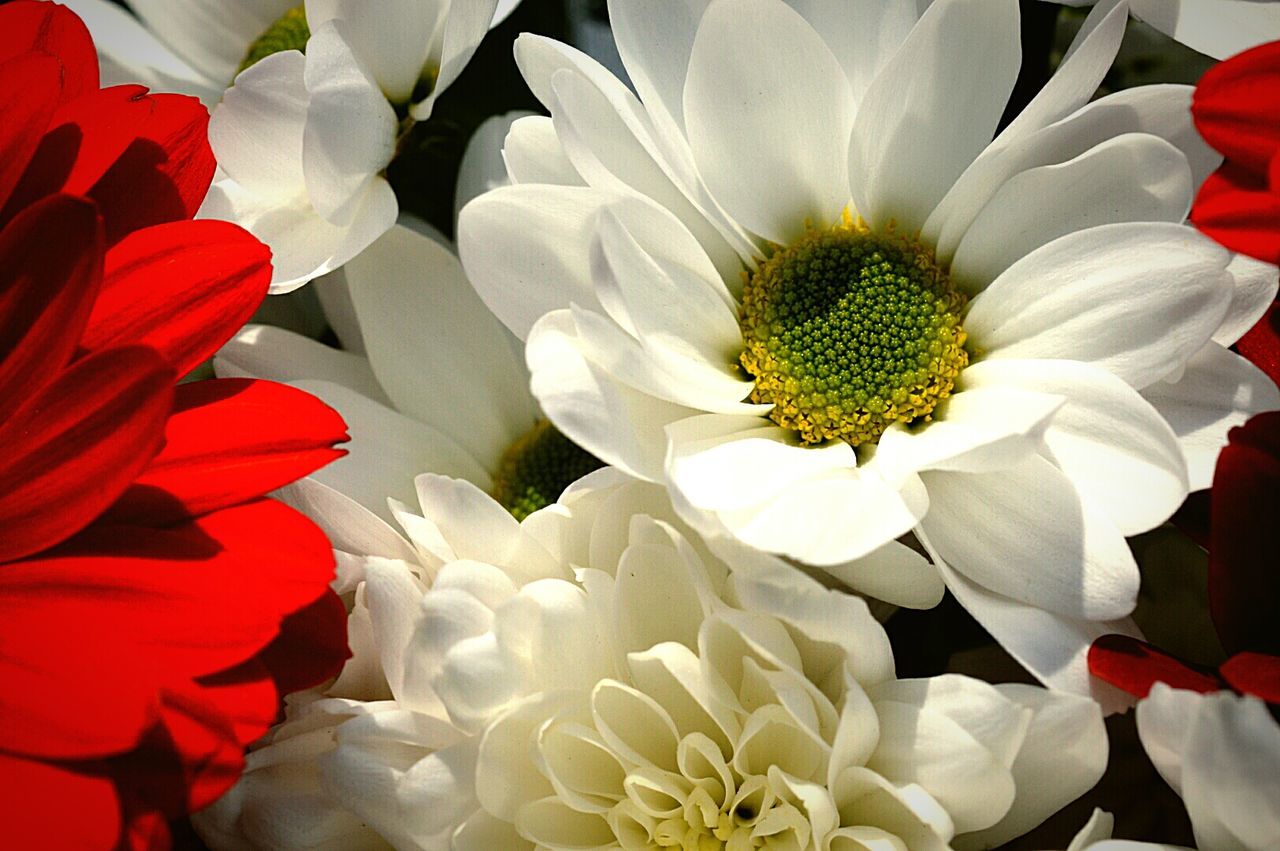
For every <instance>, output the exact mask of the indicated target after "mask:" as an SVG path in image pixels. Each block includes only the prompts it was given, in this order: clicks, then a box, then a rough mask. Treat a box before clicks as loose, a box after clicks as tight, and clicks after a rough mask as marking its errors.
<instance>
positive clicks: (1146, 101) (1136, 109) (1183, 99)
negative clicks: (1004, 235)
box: [922, 85, 1222, 283]
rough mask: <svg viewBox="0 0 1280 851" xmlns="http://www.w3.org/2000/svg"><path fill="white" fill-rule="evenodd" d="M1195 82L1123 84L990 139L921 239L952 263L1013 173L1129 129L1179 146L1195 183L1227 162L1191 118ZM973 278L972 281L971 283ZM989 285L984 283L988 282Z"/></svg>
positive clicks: (1068, 155)
mask: <svg viewBox="0 0 1280 851" xmlns="http://www.w3.org/2000/svg"><path fill="white" fill-rule="evenodd" d="M1191 92H1192V89H1191V87H1190V86H1177V85H1159V86H1139V87H1137V88H1133V89H1124V90H1122V91H1119V92H1114V93H1112V94H1109V95H1107V96H1105V97H1102V98H1099V99H1098V100H1096V101H1093V102H1092V103H1089V104H1087V105H1085V106H1084V107H1083V108H1082V109H1080V110H1078V111H1076V112H1075V113H1072V114H1071V115H1069V116H1067V117H1066V118H1064V119H1062V120H1061V121H1058V122H1056V123H1054V124H1051V125H1049V126H1048V127H1045V128H1043V129H1041V130H1037V131H1035V132H1034V133H1030V134H1028V135H1026V136H1022V137H1020V138H1018V139H1016V140H1014V141H1012V142H1011V143H1009V144H1007V145H1001V146H997V145H994V144H993V145H992V146H990V147H988V148H987V150H985V151H983V153H982V155H981V156H979V157H978V159H976V160H975V161H974V163H973V165H971V166H970V167H969V168H968V169H966V171H965V173H964V174H962V175H961V176H960V179H959V180H957V181H956V183H955V185H954V186H953V187H951V190H950V191H949V192H948V193H947V195H946V197H944V198H943V199H942V202H941V203H940V204H939V205H938V207H937V209H935V210H934V211H933V213H932V214H931V215H930V216H929V220H928V221H927V222H926V223H925V227H924V231H923V232H922V238H923V239H924V240H925V242H927V243H932V244H933V245H934V246H935V250H936V252H937V257H938V260H939V261H940V262H942V263H948V262H950V260H951V257H952V255H953V254H954V253H955V250H956V246H957V245H958V244H959V243H960V240H961V239H962V238H963V237H964V234H965V231H966V230H967V229H968V228H969V226H970V225H971V224H972V223H973V220H974V218H976V217H977V215H978V213H979V212H980V211H981V210H982V208H983V207H984V206H985V205H986V204H987V202H988V201H990V200H991V198H992V196H994V195H995V194H996V192H997V191H998V190H999V189H1000V187H1002V186H1003V185H1004V184H1005V183H1006V182H1007V181H1008V180H1009V179H1010V178H1012V177H1013V176H1014V175H1016V174H1019V173H1020V172H1023V171H1026V170H1028V169H1032V168H1037V167H1039V166H1047V165H1055V164H1058V163H1064V162H1067V161H1068V160H1070V159H1072V158H1074V157H1078V156H1080V155H1081V154H1084V153H1085V152H1086V151H1088V150H1090V149H1091V148H1093V147H1095V146H1097V145H1100V144H1102V143H1104V142H1106V141H1108V140H1110V139H1114V138H1116V137H1117V136H1120V135H1123V134H1126V133H1147V134H1150V135H1152V136H1156V137H1158V138H1161V139H1164V140H1165V141H1167V142H1169V143H1170V144H1172V145H1173V146H1174V147H1176V148H1177V149H1178V150H1180V151H1181V152H1182V154H1183V156H1185V157H1186V158H1187V163H1188V164H1189V165H1190V167H1191V174H1192V185H1193V186H1196V187H1198V186H1199V185H1200V184H1201V183H1202V182H1203V181H1204V179H1205V178H1206V177H1208V176H1209V174H1210V172H1212V171H1213V170H1214V169H1215V168H1217V167H1218V165H1219V164H1220V163H1221V162H1222V157H1221V156H1220V155H1219V154H1218V153H1217V152H1216V151H1214V150H1213V149H1212V148H1210V147H1209V146H1208V145H1207V144H1205V142H1204V140H1203V139H1201V138H1200V134H1198V133H1197V132H1196V129H1195V126H1194V125H1193V124H1192V123H1191V109H1190V106H1191ZM971 283H972V282H971ZM984 283H985V282H984Z"/></svg>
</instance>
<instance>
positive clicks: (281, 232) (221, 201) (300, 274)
mask: <svg viewBox="0 0 1280 851" xmlns="http://www.w3.org/2000/svg"><path fill="white" fill-rule="evenodd" d="M275 55H277V56H280V55H283V54H275ZM259 64H261V63H259ZM254 67H257V66H254ZM397 212H398V205H397V204H396V196H395V193H394V192H392V191H391V185H390V184H389V183H387V182H386V181H385V180H383V179H382V178H380V177H379V178H375V179H374V180H373V182H372V183H371V184H370V185H369V186H368V187H366V189H365V192H364V194H363V196H362V198H361V200H360V202H359V204H358V205H357V206H356V209H355V212H354V213H353V214H352V217H351V220H350V221H349V222H348V223H346V224H344V225H334V224H331V223H330V222H328V221H326V220H325V219H324V218H323V217H321V216H320V215H319V214H318V213H317V212H316V211H315V210H314V209H313V208H312V207H311V204H310V202H309V201H308V200H307V198H306V196H305V194H301V195H297V196H293V197H290V198H281V197H279V196H276V195H265V196H264V195H257V194H255V193H253V192H252V191H248V190H246V189H245V188H244V187H242V186H240V185H238V184H236V183H235V182H234V181H231V180H220V181H218V182H217V183H215V184H214V185H213V186H212V187H210V189H209V195H208V197H206V198H205V201H204V205H203V206H202V207H201V208H200V213H199V217H200V218H206V219H224V220H227V221H231V222H235V223H236V224H238V225H240V226H241V227H243V228H245V229H246V230H248V231H249V232H250V233H252V234H253V235H254V236H256V237H258V239H260V240H262V241H263V242H265V243H266V244H267V247H269V248H270V249H271V258H272V265H273V267H274V268H273V273H272V276H271V292H272V293H273V294H277V293H286V292H290V291H291V290H295V289H297V288H298V287H300V286H302V285H303V284H305V283H306V282H307V281H310V280H311V279H312V278H318V277H320V276H321V275H323V274H325V273H327V272H331V271H333V270H334V269H337V268H339V267H340V266H342V264H344V263H346V262H347V261H348V260H350V259H351V258H352V257H354V256H356V255H357V254H359V253H360V252H361V251H363V250H364V249H365V248H366V247H368V246H369V245H370V244H371V243H372V242H373V241H374V240H375V239H377V238H378V237H380V236H382V234H384V233H386V232H387V231H388V230H389V229H390V228H391V226H392V225H394V224H395V222H396V213H397Z"/></svg>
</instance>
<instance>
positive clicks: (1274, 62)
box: [1191, 42, 1280, 384]
mask: <svg viewBox="0 0 1280 851" xmlns="http://www.w3.org/2000/svg"><path fill="white" fill-rule="evenodd" d="M1191 114H1192V116H1193V117H1194V119H1195V123H1196V129H1197V130H1199V131H1200V135H1201V136H1203V137H1204V138H1205V141H1207V142H1208V143H1209V144H1210V145H1212V146H1213V147H1214V148H1215V149H1216V150H1217V151H1218V152H1220V153H1221V154H1222V155H1223V156H1224V157H1226V161H1225V162H1224V163H1223V164H1222V167H1221V168H1219V169H1218V170H1217V171H1216V172H1214V173H1213V174H1212V175H1210V177H1209V179H1208V180H1206V181H1205V183H1204V186H1202V187H1201V189H1200V192H1199V194H1198V195H1197V196H1196V201H1195V204H1194V205H1193V206H1192V208H1191V221H1192V222H1193V223H1195V225H1196V227H1198V228H1199V229H1200V230H1202V231H1204V232H1205V233H1206V234H1208V235H1209V236H1211V237H1213V238H1214V239H1215V240H1217V241H1218V242H1220V243H1222V244H1223V245H1225V246H1226V247H1227V248H1230V249H1231V250H1232V251H1238V252H1240V253H1241V254H1248V255H1249V256H1251V257H1256V258H1258V259H1259V260H1265V261H1266V262H1268V263H1277V264H1280V42H1271V43H1270V44H1263V45H1260V46H1258V47H1255V48H1252V49H1251V50H1246V51H1245V52H1244V53H1241V54H1239V55H1238V56H1233V57H1231V58H1230V59H1228V60H1226V61H1225V62H1220V63H1218V64H1217V65H1215V66H1214V67H1213V68H1210V69H1209V71H1208V72H1207V73H1205V75H1204V77H1203V78H1201V80H1200V83H1199V85H1198V86H1196V92H1195V97H1194V98H1193V99H1192V103H1191ZM1236 347H1237V348H1238V349H1239V350H1240V354H1242V355H1244V356H1245V357H1247V358H1248V359H1249V360H1251V361H1253V362H1254V363H1255V364H1257V365H1258V366H1259V367H1260V368H1261V369H1262V370H1263V371H1264V372H1266V373H1267V375H1269V376H1271V379H1272V380H1273V381H1275V382H1276V383H1277V384H1280V307H1277V306H1276V305H1274V304H1273V305H1272V306H1271V309H1270V310H1269V311H1268V312H1267V314H1266V315H1265V316H1263V317H1262V320H1261V321H1259V322H1258V324H1257V325H1255V326H1254V327H1253V329H1252V330H1250V331H1249V333H1248V334H1246V335H1245V336H1244V337H1243V338H1241V339H1240V341H1239V342H1238V343H1237V344H1236Z"/></svg>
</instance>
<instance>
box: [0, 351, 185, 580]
mask: <svg viewBox="0 0 1280 851" xmlns="http://www.w3.org/2000/svg"><path fill="white" fill-rule="evenodd" d="M173 380H174V377H173V372H172V370H170V369H169V367H168V365H167V364H165V362H164V361H163V360H161V359H160V357H159V356H158V355H157V354H156V353H155V352H154V351H152V350H151V349H148V348H145V347H143V346H132V347H127V348H119V349H107V350H106V351H103V352H99V353H97V354H95V355H91V356H89V357H87V358H84V359H82V360H80V361H77V362H76V363H74V364H72V365H71V366H70V367H68V368H67V369H66V370H65V371H64V372H62V373H61V374H60V375H59V376H58V377H57V378H55V379H54V380H53V381H51V382H49V383H48V384H46V385H45V386H44V387H43V388H42V389H41V390H40V392H38V393H37V394H35V395H34V396H32V397H31V398H30V399H28V400H27V401H26V402H25V403H24V404H23V405H22V406H21V407H20V408H18V409H17V410H16V411H15V412H14V413H13V414H12V415H11V416H10V417H9V418H8V419H7V420H6V421H5V423H4V424H3V425H0V446H3V447H4V452H3V453H0V563H3V562H5V561H8V560H10V559H15V558H20V557H22V556H25V555H29V554H31V553H36V552H39V551H40V550H43V549H45V548H47V547H51V546H53V545H54V544H56V543H58V542H59V541H62V540H65V539H66V538H68V537H70V536H71V535H73V534H75V533H76V532H77V531H79V530H80V529H82V528H84V527H85V526H86V525H88V524H89V523H90V522H92V521H93V519H94V518H96V517H97V516H98V515H99V514H101V513H102V512H103V510H104V509H106V507H107V506H109V505H110V504H111V503H113V502H115V500H116V499H117V498H119V496H120V494H121V493H123V492H124V490H125V488H127V487H128V486H129V484H130V483H131V482H132V481H133V479H134V477H135V476H136V475H137V474H138V473H140V472H141V471H142V469H143V468H144V467H145V466H146V465H147V463H148V462H149V461H150V460H151V458H152V456H154V455H155V453H156V451H157V450H158V449H159V448H160V441H161V438H162V436H163V434H164V425H165V421H166V420H167V419H168V415H169V409H170V406H171V405H172V403H173Z"/></svg>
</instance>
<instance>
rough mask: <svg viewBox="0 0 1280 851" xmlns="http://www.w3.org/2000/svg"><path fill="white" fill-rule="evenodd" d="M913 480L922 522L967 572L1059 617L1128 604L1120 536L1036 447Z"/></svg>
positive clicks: (1094, 615)
mask: <svg viewBox="0 0 1280 851" xmlns="http://www.w3.org/2000/svg"><path fill="white" fill-rule="evenodd" d="M921 478H922V479H923V480H924V482H925V486H926V487H927V488H928V489H929V501H930V506H929V513H928V514H927V515H926V516H925V518H924V520H923V521H922V524H921V525H922V526H923V528H924V530H925V533H926V534H927V535H928V537H929V539H930V540H931V541H932V543H933V546H934V547H936V548H937V550H938V552H939V553H940V554H941V555H942V557H943V558H944V559H946V561H947V563H948V564H950V565H951V566H952V567H954V568H955V569H956V570H957V571H959V572H962V573H964V574H965V576H967V577H968V578H970V579H972V580H974V581H975V582H978V583H981V584H982V585H983V586H985V587H987V588H990V589H991V590H992V591H995V592H996V593H997V594H1003V595H1005V596H1008V597H1012V598H1013V599H1015V600H1019V601H1021V602H1024V603H1027V604H1028V605H1032V606H1039V607H1042V608H1044V609H1047V610H1049V611H1051V612H1055V613H1058V614H1062V615H1066V616H1067V617H1073V618H1083V619H1086V620H1098V621H1100V620H1113V619H1115V618H1120V617H1124V616H1125V615H1127V614H1129V613H1130V612H1131V611H1133V607H1134V604H1135V603H1136V602H1137V597H1138V583H1139V579H1140V577H1139V574H1138V567H1137V565H1136V564H1135V563H1134V561H1133V555H1132V554H1131V553H1130V552H1129V548H1128V546H1127V545H1126V544H1125V541H1124V537H1123V536H1122V535H1121V534H1120V532H1119V530H1117V529H1116V527H1115V525H1114V524H1112V523H1111V522H1110V521H1109V520H1107V519H1106V517H1104V516H1102V515H1101V512H1100V511H1099V510H1098V509H1097V508H1096V507H1094V506H1093V505H1092V504H1090V503H1088V502H1086V501H1084V500H1082V499H1081V498H1080V496H1079V494H1077V493H1076V491H1075V488H1074V487H1073V486H1072V484H1071V480H1070V479H1068V478H1067V477H1066V476H1065V475H1064V474H1063V473H1062V472H1061V471H1059V470H1058V469H1057V468H1056V467H1054V466H1053V464H1052V463H1051V462H1049V461H1047V460H1046V459H1044V458H1042V457H1040V456H1038V455H1037V456H1032V457H1030V458H1028V459H1026V460H1024V461H1022V462H1021V463H1019V464H1018V465H1017V466H1015V467H1012V468H1009V469H1006V470H1001V471H999V472H993V473H944V472H930V473H923V474H921ZM978 506H981V510H975V508H976V507H978Z"/></svg>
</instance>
